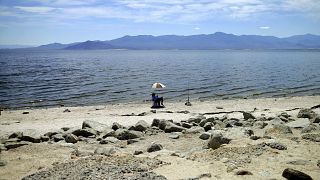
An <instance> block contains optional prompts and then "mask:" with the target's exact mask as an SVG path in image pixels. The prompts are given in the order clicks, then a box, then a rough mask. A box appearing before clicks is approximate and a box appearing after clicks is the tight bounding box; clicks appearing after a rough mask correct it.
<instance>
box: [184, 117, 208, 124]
mask: <svg viewBox="0 0 320 180" xmlns="http://www.w3.org/2000/svg"><path fill="white" fill-rule="evenodd" d="M203 119H206V117H204V116H198V117H195V118H189V119H188V120H187V122H188V123H197V124H199V123H200V122H201V120H203Z"/></svg>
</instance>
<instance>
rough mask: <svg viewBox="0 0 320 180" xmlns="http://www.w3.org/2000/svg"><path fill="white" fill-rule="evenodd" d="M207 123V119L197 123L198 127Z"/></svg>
mask: <svg viewBox="0 0 320 180" xmlns="http://www.w3.org/2000/svg"><path fill="white" fill-rule="evenodd" d="M207 122H208V121H207V119H202V120H201V121H200V123H199V126H201V127H203V126H204V125H205V124H206V123H207Z"/></svg>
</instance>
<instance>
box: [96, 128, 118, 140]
mask: <svg viewBox="0 0 320 180" xmlns="http://www.w3.org/2000/svg"><path fill="white" fill-rule="evenodd" d="M114 134H115V131H114V130H113V129H105V130H104V131H103V132H101V133H100V137H102V138H103V139H104V138H106V137H110V136H114Z"/></svg>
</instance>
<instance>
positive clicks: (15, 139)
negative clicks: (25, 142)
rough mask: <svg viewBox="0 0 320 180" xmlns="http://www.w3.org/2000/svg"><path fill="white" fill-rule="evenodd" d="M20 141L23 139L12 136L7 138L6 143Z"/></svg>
mask: <svg viewBox="0 0 320 180" xmlns="http://www.w3.org/2000/svg"><path fill="white" fill-rule="evenodd" d="M20 141H21V140H20V139H18V138H10V139H7V140H6V141H5V143H11V142H20Z"/></svg>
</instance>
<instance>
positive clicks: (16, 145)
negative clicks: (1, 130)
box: [4, 141, 29, 150]
mask: <svg viewBox="0 0 320 180" xmlns="http://www.w3.org/2000/svg"><path fill="white" fill-rule="evenodd" d="M28 144H29V143H28V142H26V141H21V142H11V143H6V144H5V145H4V146H5V147H6V148H7V149H8V150H9V149H14V148H17V147H20V146H25V145H28Z"/></svg>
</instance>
